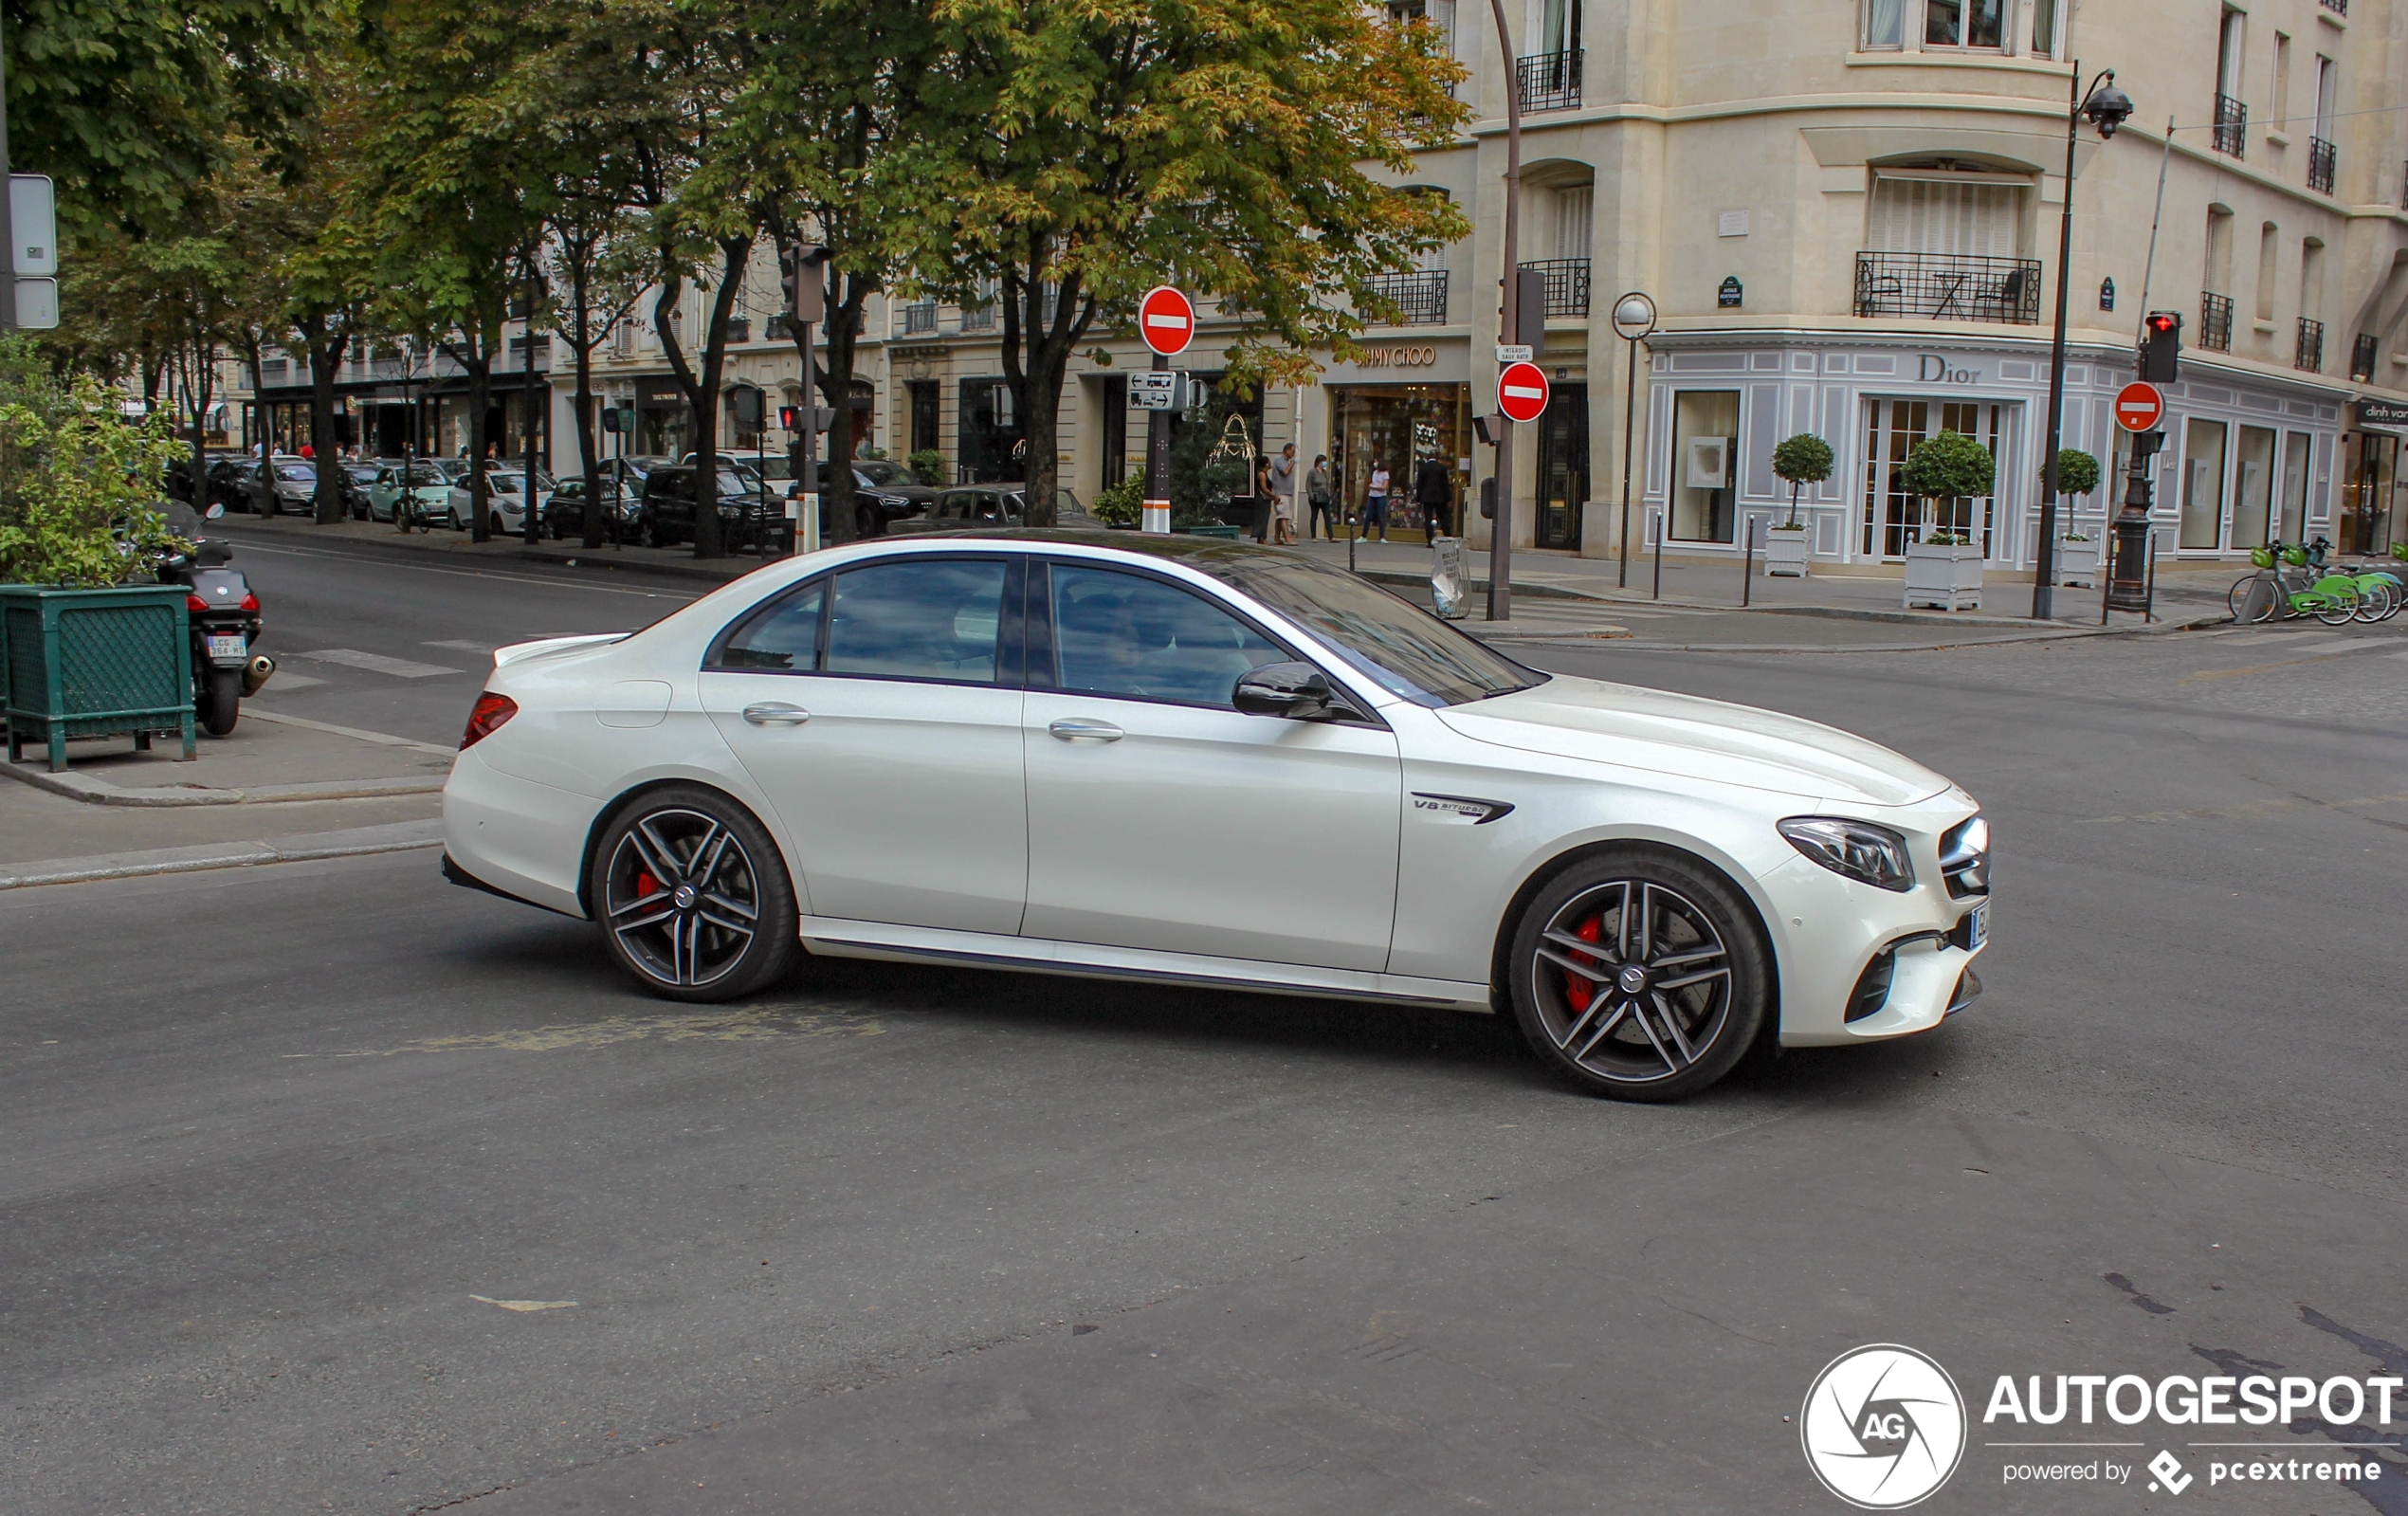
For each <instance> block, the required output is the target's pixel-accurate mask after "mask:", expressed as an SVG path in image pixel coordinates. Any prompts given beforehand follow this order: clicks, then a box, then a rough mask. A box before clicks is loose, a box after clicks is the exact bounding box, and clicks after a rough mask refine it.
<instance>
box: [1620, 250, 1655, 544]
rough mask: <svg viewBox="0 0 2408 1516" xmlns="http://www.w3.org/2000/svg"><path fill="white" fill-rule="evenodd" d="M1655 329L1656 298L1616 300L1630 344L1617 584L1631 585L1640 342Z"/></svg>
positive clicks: (1636, 294)
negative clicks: (1633, 446)
mask: <svg viewBox="0 0 2408 1516" xmlns="http://www.w3.org/2000/svg"><path fill="white" fill-rule="evenodd" d="M1654 330H1655V301H1651V300H1650V299H1648V298H1647V297H1646V296H1645V295H1642V294H1640V293H1639V292H1638V291H1637V290H1635V289H1634V290H1633V291H1631V292H1630V293H1629V294H1628V295H1625V296H1623V297H1622V298H1621V299H1620V300H1617V301H1614V336H1616V337H1618V338H1621V339H1622V340H1623V341H1624V342H1626V343H1628V344H1630V363H1629V365H1628V369H1629V372H1628V373H1627V374H1625V375H1624V378H1623V382H1622V546H1621V549H1620V550H1619V552H1617V553H1616V554H1615V556H1614V588H1615V589H1617V590H1627V589H1629V588H1630V587H1631V439H1632V436H1633V424H1634V422H1635V419H1636V415H1637V409H1638V393H1639V344H1640V343H1641V342H1643V341H1645V340H1646V339H1647V338H1648V336H1649V334H1651V333H1652V332H1653V331H1654Z"/></svg>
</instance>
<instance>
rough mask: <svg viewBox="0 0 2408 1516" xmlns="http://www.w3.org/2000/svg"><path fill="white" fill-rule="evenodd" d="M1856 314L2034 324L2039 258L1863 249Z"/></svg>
mask: <svg viewBox="0 0 2408 1516" xmlns="http://www.w3.org/2000/svg"><path fill="white" fill-rule="evenodd" d="M1856 314H1857V315H1859V316H1929V317H1935V318H1938V319H1941V320H1955V321H2005V322H2009V323H2012V324H2015V325H2019V326H2030V325H2032V324H2034V322H2036V321H2038V320H2040V260H2038V259H2037V258H1979V257H1975V256H1973V255H1971V254H1966V253H1913V252H1860V253H1858V254H1857V255H1856Z"/></svg>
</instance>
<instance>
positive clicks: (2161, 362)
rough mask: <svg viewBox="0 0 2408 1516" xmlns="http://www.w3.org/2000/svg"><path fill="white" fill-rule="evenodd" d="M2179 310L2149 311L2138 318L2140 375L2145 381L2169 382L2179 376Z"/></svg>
mask: <svg viewBox="0 0 2408 1516" xmlns="http://www.w3.org/2000/svg"><path fill="white" fill-rule="evenodd" d="M2181 356H2182V316H2181V313H2180V312H2179V311H2151V312H2149V314H2148V315H2147V316H2146V317H2145V318H2143V320H2142V322H2141V365H2140V367H2141V378H2142V379H2143V381H2145V382H2147V383H2149V384H2172V383H2173V382H2174V381H2175V380H2176V379H2178V378H2180V377H2181Z"/></svg>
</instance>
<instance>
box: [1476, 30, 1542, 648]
mask: <svg viewBox="0 0 2408 1516" xmlns="http://www.w3.org/2000/svg"><path fill="white" fill-rule="evenodd" d="M1488 9H1489V12H1490V13H1491V14H1492V15H1494V16H1495V17H1496V21H1497V47H1498V50H1499V51H1500V52H1501V53H1503V54H1504V58H1505V278H1503V279H1502V280H1500V281H1498V283H1499V285H1500V286H1501V287H1502V288H1503V289H1504V291H1505V310H1504V325H1503V328H1502V329H1503V330H1504V332H1505V341H1507V342H1520V341H1521V340H1522V282H1521V273H1522V62H1521V60H1520V59H1519V58H1518V57H1516V56H1515V54H1514V51H1513V33H1512V31H1511V30H1510V29H1509V28H1508V27H1506V26H1505V0H1488ZM1543 335H1544V334H1541V337H1543ZM1533 346H1534V347H1535V346H1536V344H1533ZM1500 416H1501V417H1502V412H1500ZM1498 425H1499V426H1500V427H1501V428H1503V435H1501V436H1500V437H1499V438H1498V439H1497V517H1496V521H1495V523H1494V525H1493V526H1492V528H1491V529H1490V531H1489V534H1488V619H1489V620H1491V621H1511V620H1512V619H1513V423H1512V422H1511V421H1508V420H1503V419H1500V421H1499V423H1498Z"/></svg>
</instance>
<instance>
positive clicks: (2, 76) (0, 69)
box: [0, 15, 209, 510]
mask: <svg viewBox="0 0 2408 1516" xmlns="http://www.w3.org/2000/svg"><path fill="white" fill-rule="evenodd" d="M9 172H10V171H9V28H8V22H7V19H6V17H5V16H4V15H0V332H13V331H15V330H16V329H17V233H16V228H14V227H12V226H10V225H9ZM201 494H202V489H201V482H200V480H199V479H198V478H197V477H196V478H195V479H194V480H193V481H192V495H193V497H194V499H195V500H196V501H198V502H199V503H198V504H197V505H196V507H195V508H196V509H199V510H207V509H209V502H207V501H205V500H200V496H201Z"/></svg>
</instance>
